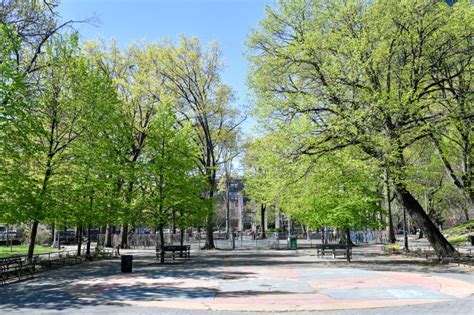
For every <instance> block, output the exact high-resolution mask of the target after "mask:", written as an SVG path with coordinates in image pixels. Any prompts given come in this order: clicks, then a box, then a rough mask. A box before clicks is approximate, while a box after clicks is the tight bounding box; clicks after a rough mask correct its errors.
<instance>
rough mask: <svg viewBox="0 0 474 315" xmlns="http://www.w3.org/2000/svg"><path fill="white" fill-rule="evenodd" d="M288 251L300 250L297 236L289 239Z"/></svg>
mask: <svg viewBox="0 0 474 315" xmlns="http://www.w3.org/2000/svg"><path fill="white" fill-rule="evenodd" d="M288 249H298V242H297V241H296V236H290V237H288Z"/></svg>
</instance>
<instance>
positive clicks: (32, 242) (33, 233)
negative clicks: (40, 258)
mask: <svg viewBox="0 0 474 315" xmlns="http://www.w3.org/2000/svg"><path fill="white" fill-rule="evenodd" d="M37 233H38V221H34V222H33V225H32V227H31V235H30V245H29V246H28V260H31V259H33V254H34V251H35V242H36V234H37Z"/></svg>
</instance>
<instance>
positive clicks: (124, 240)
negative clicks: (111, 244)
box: [120, 223, 128, 249]
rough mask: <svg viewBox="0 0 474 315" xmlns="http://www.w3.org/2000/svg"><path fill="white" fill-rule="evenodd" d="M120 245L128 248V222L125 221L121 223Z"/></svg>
mask: <svg viewBox="0 0 474 315" xmlns="http://www.w3.org/2000/svg"><path fill="white" fill-rule="evenodd" d="M120 247H121V248H122V249H126V248H128V224H127V223H125V224H123V225H122V231H121V242H120Z"/></svg>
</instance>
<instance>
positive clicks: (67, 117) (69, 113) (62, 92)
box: [5, 35, 110, 258]
mask: <svg viewBox="0 0 474 315" xmlns="http://www.w3.org/2000/svg"><path fill="white" fill-rule="evenodd" d="M38 64H48V65H51V66H49V67H43V68H42V73H41V76H40V77H41V80H40V81H39V84H38V85H37V86H36V88H35V89H34V90H33V89H32V88H31V87H30V89H29V93H31V94H30V95H29V96H28V97H29V99H30V100H31V101H33V100H34V102H35V106H34V107H31V108H30V111H29V112H28V116H26V117H22V118H23V119H21V120H17V121H16V122H15V124H16V125H15V130H16V132H17V133H18V134H17V136H16V137H9V138H6V139H5V142H6V143H7V145H8V147H9V148H11V151H13V152H10V153H11V154H10V157H11V158H10V160H9V163H8V164H9V165H8V166H7V168H8V169H7V170H6V171H7V172H9V171H12V172H14V174H21V180H20V179H19V178H20V177H18V176H12V177H10V178H14V179H15V182H14V183H11V182H10V183H9V184H16V185H15V186H13V187H14V188H15V189H18V190H19V191H21V192H23V195H22V194H13V195H10V196H9V198H12V197H14V196H17V197H21V199H16V198H15V200H12V204H14V205H15V207H17V209H19V211H21V213H22V215H21V219H22V220H23V221H31V222H32V223H33V224H32V229H31V239H30V247H29V251H28V257H29V258H31V257H32V255H33V251H34V245H35V239H36V232H37V228H38V224H39V222H40V221H43V220H45V219H46V218H47V217H48V216H51V217H53V215H52V212H53V211H54V209H55V204H56V201H57V196H55V195H54V194H53V191H54V189H52V188H53V187H54V186H55V185H58V184H59V183H57V182H55V181H54V180H53V179H54V178H56V176H57V175H58V174H59V173H60V172H62V171H64V168H65V166H66V165H67V164H68V163H69V162H70V154H71V150H70V148H71V145H72V144H73V143H75V142H77V141H78V140H79V139H80V138H81V136H82V135H83V134H84V132H85V131H86V130H87V129H88V128H90V127H91V126H92V125H94V124H100V121H101V117H104V115H105V113H104V112H101V109H103V106H104V104H107V103H108V102H109V101H110V99H109V97H108V96H109V95H107V93H106V92H105V93H104V90H105V91H107V83H104V82H107V81H106V80H104V77H103V76H101V75H100V74H99V73H98V72H97V71H92V70H91V69H90V67H89V63H88V62H87V61H86V60H85V59H84V58H83V57H81V56H80V54H79V50H78V46H77V37H76V36H74V35H72V36H70V37H68V38H65V39H61V38H56V39H54V40H52V41H51V42H50V43H49V44H48V45H47V46H46V48H45V54H44V55H42V56H41V59H39V60H38ZM91 105H92V106H91ZM20 138H21V139H22V140H21V141H17V140H18V139H20ZM10 174H12V173H11V172H10ZM59 178H60V177H58V179H59ZM26 191H28V192H26ZM25 193H26V194H27V196H28V198H25V199H23V198H22V197H25V195H24V194H25Z"/></svg>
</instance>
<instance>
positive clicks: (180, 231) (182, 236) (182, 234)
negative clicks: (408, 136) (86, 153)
mask: <svg viewBox="0 0 474 315" xmlns="http://www.w3.org/2000/svg"><path fill="white" fill-rule="evenodd" d="M179 233H180V234H181V235H180V242H179V244H180V245H181V248H180V253H179V257H183V245H184V229H182V228H181V229H180V230H179Z"/></svg>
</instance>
